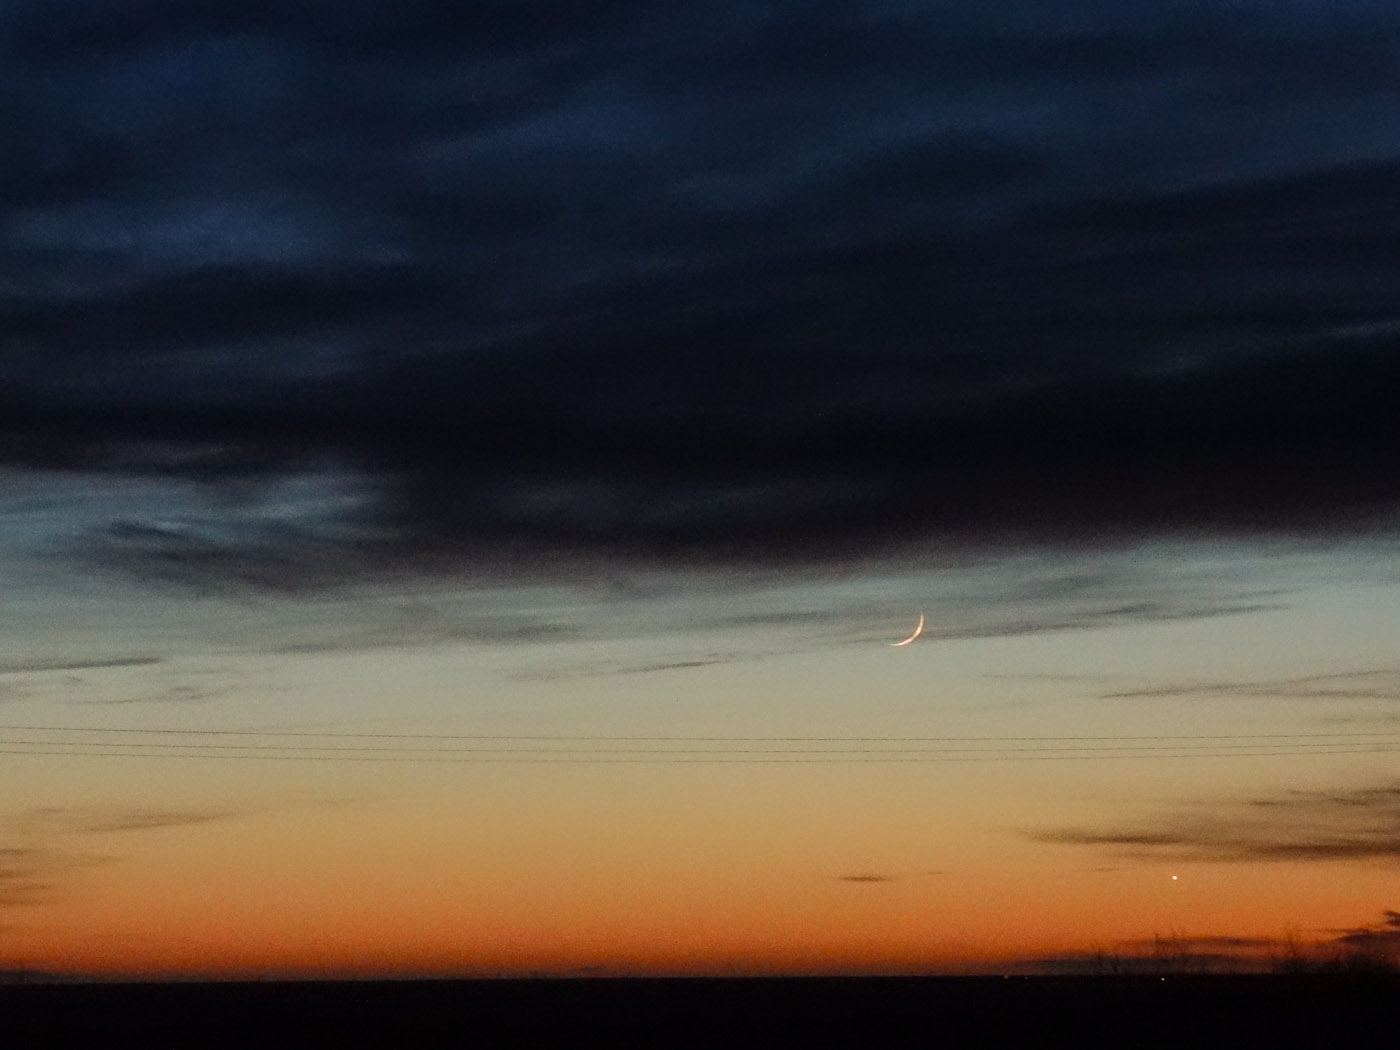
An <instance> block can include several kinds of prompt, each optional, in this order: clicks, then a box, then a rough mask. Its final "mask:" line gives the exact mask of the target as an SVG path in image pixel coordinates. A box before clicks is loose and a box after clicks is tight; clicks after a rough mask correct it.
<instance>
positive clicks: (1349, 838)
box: [1028, 785, 1400, 862]
mask: <svg viewBox="0 0 1400 1050" xmlns="http://www.w3.org/2000/svg"><path fill="white" fill-rule="evenodd" d="M1028 837H1030V838H1032V839H1034V840H1036V841H1039V842H1047V843H1055V844H1061V845H1073V846H1091V847H1097V848H1107V849H1112V850H1116V851H1119V852H1123V853H1127V854H1130V855H1133V856H1138V857H1144V858H1160V859H1164V860H1165V859H1171V860H1193V861H1220V862H1239V861H1368V860H1396V859H1400V786H1396V785H1383V786H1380V787H1374V788H1358V789H1349V790H1343V791H1336V792H1306V791H1290V792H1287V793H1284V794H1281V795H1278V796H1275V797H1272V798H1262V799H1253V800H1250V801H1248V802H1246V803H1225V804H1221V805H1219V806H1216V807H1210V808H1208V809H1207V810H1206V811H1204V812H1196V813H1184V814H1180V815H1175V816H1166V817H1161V818H1157V819H1154V820H1151V821H1145V822H1142V823H1140V824H1139V825H1137V826H1126V827H1108V828H1089V829H1086V828H1058V829H1051V830H1047V831H1036V832H1030V833H1028Z"/></svg>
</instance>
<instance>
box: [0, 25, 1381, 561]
mask: <svg viewBox="0 0 1400 1050" xmlns="http://www.w3.org/2000/svg"><path fill="white" fill-rule="evenodd" d="M1397 113H1400V9H1397V8H1396V7H1395V6H1394V5H1393V4H1390V3H1383V2H1362V0H1332V2H1326V3H1324V2H1320V0H1314V2H1301V0H1296V2H1286V0H1273V2H1266V0H1253V2H1246V0H1236V2H1226V0H1215V2H1189V3H1188V2H1165V0H1163V2H1141V3H1131V4H1130V3H1123V2H1121V0H1115V2H1107V0H1105V2H1090V0H1066V2H1061V3H1043V2H1011V0H1004V2H993V3H952V2H920V3H905V2H894V0H887V2H877V0H865V2H857V0H852V2H825V3H815V2H813V3H801V2H787V3H779V2H774V3H757V2H751V0H748V2H742V3H739V2H735V3H728V2H720V3H705V4H695V3H689V2H686V3H682V2H670V0H647V2H640V0H639V2H630V0H599V2H593V3H576V2H570V0H516V2H509V3H507V2H493V3H469V4H458V3H444V2H427V0H397V2H392V3H386V2H370V0H339V2H333V0H300V2H298V0H3V2H0V151H3V155H4V157H5V163H4V165H3V168H0V384H3V385H0V409H3V411H4V415H5V417H6V418H7V422H5V423H4V424H3V427H4V430H3V442H0V452H2V453H3V455H4V457H5V459H6V460H7V461H8V462H10V463H12V464H16V465H20V466H29V467H32V466H36V465H49V466H52V465H55V464H60V465H72V466H83V467H89V468H90V467H94V466H96V467H105V468H107V469H114V470H115V469H135V467H142V468H146V467H149V466H150V465H151V464H150V463H149V462H145V461H143V460H142V459H141V456H145V455H154V454H155V453H151V452H150V451H149V450H150V449H151V448H152V447H153V446H152V444H151V442H152V441H155V442H157V443H162V447H165V448H166V449H167V453H168V450H169V449H171V448H174V449H176V450H177V453H176V454H173V455H170V454H167V453H162V455H164V456H165V457H166V458H164V459H163V460H162V461H161V462H162V464H163V468H164V469H186V468H188V469H189V470H191V471H195V472H203V473H204V474H206V475H207V474H209V473H211V472H213V473H218V472H219V471H221V470H227V471H232V472H235V473H236V472H243V473H250V474H258V473H260V472H264V471H273V470H277V469H285V468H289V467H290V465H293V464H296V463H298V462H303V461H305V460H307V459H318V460H319V461H324V460H325V458H326V457H330V458H331V459H333V460H334V461H336V462H339V463H341V464H343V465H344V466H345V468H346V469H355V470H357V471H360V472H363V473H365V474H366V475H367V476H369V477H371V478H374V479H376V481H377V484H378V485H379V486H380V488H381V490H382V493H383V495H384V499H383V501H382V505H381V507H380V511H379V512H380V513H383V512H384V508H389V511H388V513H389V514H390V517H391V518H392V519H393V520H394V523H395V527H396V528H398V529H400V531H401V533H403V534H404V535H405V536H407V534H408V533H412V536H411V538H410V539H411V544H428V545H433V544H442V543H445V542H449V541H451V542H456V541H457V540H460V539H461V538H462V537H478V536H482V535H487V534H490V535H512V536H517V535H518V536H525V537H535V538H538V539H540V540H542V541H549V542H560V543H565V544H573V543H584V544H594V543H612V542H622V543H624V544H637V545H642V546H644V547H647V548H648V549H654V548H657V547H662V546H673V545H679V546H692V547H698V548H703V549H711V548H715V549H720V550H736V551H746V550H750V549H758V548H762V549H764V550H770V549H775V548H779V547H783V546H784V545H785V544H787V543H788V542H789V540H790V539H791V538H792V537H793V536H794V535H795V534H797V533H802V534H804V535H805V536H806V540H808V541H810V543H811V544H813V545H815V547H816V548H821V549H826V548H838V547H840V546H842V544H844V543H850V542H854V543H857V544H858V543H861V542H864V539H865V538H866V537H867V536H868V535H870V534H872V533H880V532H882V531H891V530H892V531H893V532H895V533H898V534H910V533H915V534H917V533H920V532H921V531H924V530H927V529H934V530H937V529H939V528H945V527H946V528H952V529H954V530H968V529H971V530H975V531H977V532H979V533H980V532H983V531H985V529H986V528H987V526H989V525H990V526H995V527H1002V526H1005V527H1006V528H1007V529H1008V530H1009V531H1011V532H1013V533H1016V534H1020V533H1021V532H1023V531H1024V530H1025V529H1026V528H1030V529H1031V531H1035V529H1037V528H1041V527H1043V528H1044V529H1045V530H1048V531H1049V532H1051V533H1054V534H1060V533H1062V532H1063V531H1064V530H1066V529H1071V530H1074V529H1079V528H1081V527H1084V528H1088V529H1090V530H1095V531H1097V530H1100V529H1103V528H1105V527H1109V526H1110V525H1112V526H1113V527H1117V526H1120V525H1122V524H1123V523H1125V522H1126V523H1128V524H1127V527H1129V528H1133V529H1137V528H1150V529H1157V528H1172V527H1176V526H1180V525H1196V524H1201V523H1206V524H1210V525H1224V526H1227V527H1236V526H1243V527H1250V528H1253V527H1257V526H1261V525H1262V526H1268V527H1273V526H1278V525H1284V526H1287V525H1289V524H1291V523H1293V522H1295V521H1299V520H1304V519H1307V520H1313V519H1318V518H1324V519H1325V518H1329V517H1336V516H1337V515H1342V516H1344V517H1345V516H1354V515H1355V514H1357V513H1370V512H1371V511H1373V510H1374V509H1375V508H1376V507H1377V506H1382V505H1386V504H1388V503H1389V501H1390V500H1391V498H1392V497H1393V496H1395V494H1396V492H1395V489H1396V482H1395V481H1394V480H1393V479H1392V477H1391V475H1392V474H1393V471H1390V470H1389V468H1388V466H1387V464H1388V463H1389V462H1390V461H1391V459H1390V457H1391V456H1392V455H1393V453H1394V451H1395V449H1394V445H1395V437H1394V435H1393V433H1392V430H1393V429H1394V428H1392V427H1390V426H1389V425H1388V422H1387V420H1388V416H1389V413H1390V412H1391V408H1390V400H1391V399H1390V398H1389V396H1388V392H1389V391H1390V390H1392V389H1394V387H1393V384H1394V383H1395V381H1396V380H1397V378H1400V368H1397V366H1396V364H1395V352H1394V351H1395V335H1394V333H1393V332H1392V331H1391V330H1390V327H1389V326H1390V323H1391V322H1392V320H1394V319H1395V317H1396V314H1397V290H1400V197H1397V189H1396V187H1397V186H1400V180H1397V176H1400V120H1397V119H1396V117H1395V115H1396V114H1397ZM122 448H141V449H144V450H147V451H144V452H142V453H141V455H140V456H135V457H134V458H133V454H117V453H114V449H115V450H120V449H122ZM180 449H184V450H185V451H184V452H179V451H178V450H180ZM190 450H195V451H194V452H191V451H190ZM133 464H135V467H134V466H133ZM171 464H182V465H183V466H179V467H172V466H171ZM410 523H411V524H410ZM807 534H810V535H807Z"/></svg>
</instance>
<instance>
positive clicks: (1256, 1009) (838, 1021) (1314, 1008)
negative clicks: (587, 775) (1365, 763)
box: [0, 976, 1400, 1050]
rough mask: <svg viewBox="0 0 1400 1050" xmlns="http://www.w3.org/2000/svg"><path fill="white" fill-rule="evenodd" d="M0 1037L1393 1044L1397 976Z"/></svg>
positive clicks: (30, 999) (120, 1020)
mask: <svg viewBox="0 0 1400 1050" xmlns="http://www.w3.org/2000/svg"><path fill="white" fill-rule="evenodd" d="M0 1033H3V1034H0V1041H3V1043H4V1045H6V1046H12V1047H16V1048H21V1047H23V1048H30V1047H45V1046H83V1047H110V1046H118V1045H122V1046H142V1047H148V1048H151V1050H157V1048H164V1047H181V1048H183V1047H200V1048H202V1047H248V1048H254V1047H256V1048H262V1047H282V1046H288V1047H292V1046H294V1047H312V1046H334V1047H395V1048H404V1050H413V1048H419V1047H492V1048H495V1047H532V1048H533V1047H552V1046H560V1047H578V1046H609V1047H649V1048H657V1050H664V1048H668V1047H724V1048H742V1047H787V1046H793V1047H809V1046H810V1047H824V1046H842V1047H862V1048H870V1050H885V1048H888V1047H904V1046H927V1047H934V1046H938V1047H953V1046H1003V1045H1006V1046H1010V1045H1017V1046H1031V1047H1038V1046H1057V1045H1067V1046H1081V1047H1111V1048H1115V1050H1117V1048H1124V1047H1157V1046H1172V1047H1182V1048H1188V1047H1189V1048H1195V1047H1201V1046H1232V1047H1240V1048H1244V1047H1265V1048H1273V1047H1278V1046H1315V1047H1341V1048H1348V1047H1352V1046H1367V1047H1370V1046H1393V1045H1396V1044H1395V1042H1394V1040H1395V1039H1396V1037H1397V1035H1400V981H1398V980H1396V979H1395V978H1394V977H1389V978H1387V977H1380V976H1377V977H1356V976H1350V977H1342V976H1269V977H1262V976H1259V977H1240V976H1232V977H1169V978H1166V979H1165V980H1164V979H1161V978H1158V977H1088V978H1083V977H1078V978H1069V977H1032V978H870V979H864V978H862V979H847V978H839V979H771V978H770V979H761V980H649V979H648V980H632V979H616V980H529V981H401V982H324V983H280V984H279V983H258V984H83V985H77V984H67V985H63V984H57V985H22V986H0Z"/></svg>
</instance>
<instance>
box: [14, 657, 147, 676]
mask: <svg viewBox="0 0 1400 1050" xmlns="http://www.w3.org/2000/svg"><path fill="white" fill-rule="evenodd" d="M160 662H161V660H160V657H158V656H114V657H108V658H105V659H82V658H78V657H73V658H68V659H63V658H60V659H49V660H5V661H0V675H21V674H44V673H48V672H51V671H93V670H100V669H103V668H114V667H150V666H153V665H155V664H158V663H160Z"/></svg>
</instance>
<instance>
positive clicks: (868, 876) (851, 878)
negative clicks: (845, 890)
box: [836, 873, 895, 883]
mask: <svg viewBox="0 0 1400 1050" xmlns="http://www.w3.org/2000/svg"><path fill="white" fill-rule="evenodd" d="M836 879H837V881H838V882H858V883H873V882H894V881H895V877H894V876H893V875H880V874H876V873H858V874H854V875H837V876H836Z"/></svg>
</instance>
